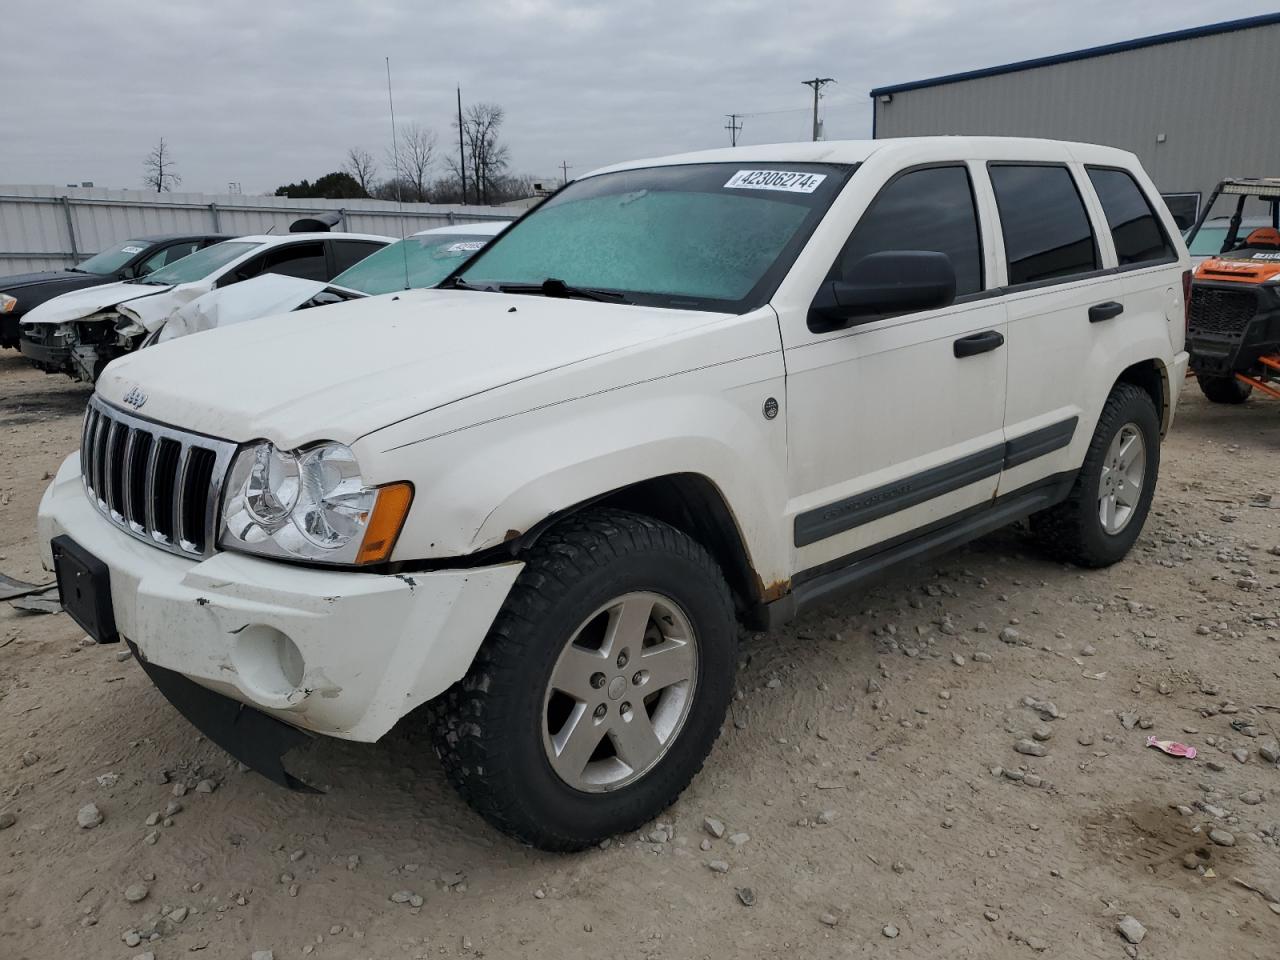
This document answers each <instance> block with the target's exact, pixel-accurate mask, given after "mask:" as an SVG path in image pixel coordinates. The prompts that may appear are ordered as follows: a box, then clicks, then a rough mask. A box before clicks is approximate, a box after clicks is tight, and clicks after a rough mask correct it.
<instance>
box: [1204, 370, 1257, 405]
mask: <svg viewBox="0 0 1280 960" xmlns="http://www.w3.org/2000/svg"><path fill="white" fill-rule="evenodd" d="M1196 382H1197V383H1198V384H1200V392H1201V393H1203V394H1204V395H1205V396H1206V397H1207V398H1208V399H1209V400H1210V401H1211V402H1213V403H1232V404H1235V403H1244V402H1245V401H1246V400H1248V399H1249V394H1251V393H1253V387H1251V386H1249V384H1247V383H1241V382H1240V381H1239V380H1237V379H1236V378H1235V377H1209V376H1199V375H1197V376H1196Z"/></svg>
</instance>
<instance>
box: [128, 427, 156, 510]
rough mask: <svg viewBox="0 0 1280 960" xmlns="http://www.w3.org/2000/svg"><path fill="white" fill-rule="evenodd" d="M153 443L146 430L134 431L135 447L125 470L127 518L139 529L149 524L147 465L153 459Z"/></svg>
mask: <svg viewBox="0 0 1280 960" xmlns="http://www.w3.org/2000/svg"><path fill="white" fill-rule="evenodd" d="M151 443H152V440H151V434H150V433H148V432H147V431H146V430H134V431H133V446H132V447H130V449H129V462H128V464H127V468H126V470H125V475H126V480H125V486H126V487H127V488H128V491H127V492H128V499H129V502H128V504H127V505H128V508H129V509H128V511H127V513H126V514H125V516H126V517H128V519H129V521H130V522H131V523H132V524H136V525H137V527H138V528H139V529H145V527H146V523H147V463H148V461H150V459H151Z"/></svg>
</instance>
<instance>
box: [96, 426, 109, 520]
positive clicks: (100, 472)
mask: <svg viewBox="0 0 1280 960" xmlns="http://www.w3.org/2000/svg"><path fill="white" fill-rule="evenodd" d="M108 424H109V421H108V420H107V418H106V417H102V416H100V417H98V422H97V423H96V424H94V427H93V454H92V456H93V492H94V498H95V499H96V500H97V501H98V502H99V503H103V502H105V499H104V498H105V495H106V490H105V484H106V482H107V471H106V467H105V466H104V465H103V464H104V458H105V457H106V454H107V437H106V433H107V426H108Z"/></svg>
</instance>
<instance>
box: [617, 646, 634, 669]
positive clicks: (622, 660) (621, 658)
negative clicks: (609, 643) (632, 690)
mask: <svg viewBox="0 0 1280 960" xmlns="http://www.w3.org/2000/svg"><path fill="white" fill-rule="evenodd" d="M629 659H631V658H630V657H629V656H627V651H626V650H623V651H622V652H621V653H620V654H618V669H619V670H621V669H622V668H623V667H625V666H626V665H627V661H628V660H629Z"/></svg>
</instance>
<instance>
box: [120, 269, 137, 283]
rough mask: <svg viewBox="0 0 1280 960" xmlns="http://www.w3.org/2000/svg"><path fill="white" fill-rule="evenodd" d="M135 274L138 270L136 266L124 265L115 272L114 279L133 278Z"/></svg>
mask: <svg viewBox="0 0 1280 960" xmlns="http://www.w3.org/2000/svg"><path fill="white" fill-rule="evenodd" d="M137 276H138V270H137V268H136V267H124V268H123V269H122V270H121V271H120V272H119V273H118V274H116V279H118V280H133V279H135V278H136V277H137Z"/></svg>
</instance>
